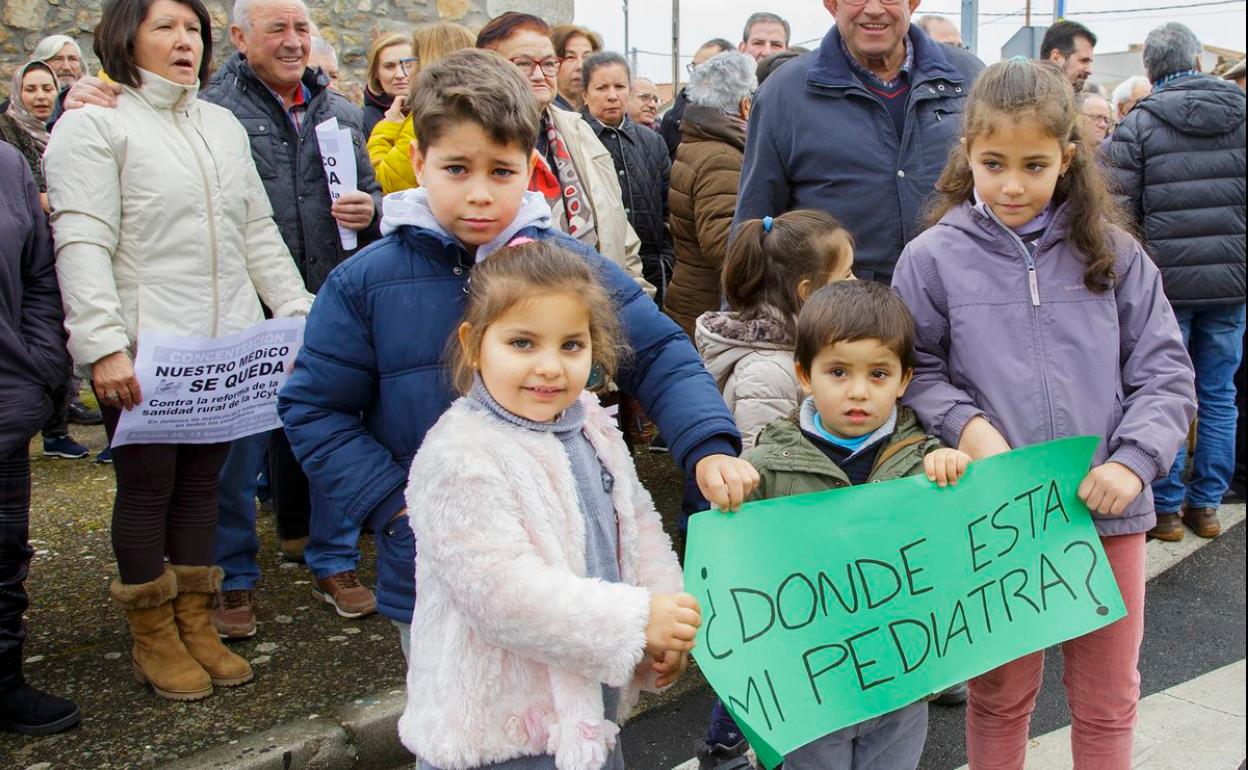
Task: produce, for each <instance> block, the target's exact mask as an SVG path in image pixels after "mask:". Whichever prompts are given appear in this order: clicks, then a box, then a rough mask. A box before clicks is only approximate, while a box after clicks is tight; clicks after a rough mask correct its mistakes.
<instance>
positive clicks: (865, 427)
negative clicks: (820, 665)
mask: <svg viewBox="0 0 1248 770" xmlns="http://www.w3.org/2000/svg"><path fill="white" fill-rule="evenodd" d="M913 341H914V320H913V318H911V316H910V311H909V310H907V309H906V305H905V303H904V302H902V300H901V298H900V297H898V296H897V295H896V294H894V293H893V292H892V291H891V290H889V288H888V287H886V286H884V285H882V284H878V283H874V282H871V281H845V282H840V283H833V284H829V285H828V286H825V287H824V288H822V289H820V290H819V291H817V292H815V293H814V294H813V295H812V296H811V298H810V299H809V300H808V301H807V302H806V304H805V305H804V306H803V308H802V312H801V315H799V316H798V321H797V340H796V349H795V351H794V368H795V370H796V373H797V379H798V382H799V384H800V385H801V386H802V390H803V391H804V392H805V393H806V396H807V397H806V398H805V399H804V400H803V401H802V403H801V406H800V407H799V408H798V410H797V412H796V413H795V414H794V415H793V416H792V417H789V418H787V419H783V420H776V421H775V422H772V423H771V424H770V425H768V426H767V427H766V428H764V429H763V432H762V434H760V436H759V438H758V443H757V445H756V446H755V448H754V449H753V450H751V451H750V452H748V453H747V454H746V455H745V459H746V460H748V461H749V462H750V463H751V464H752V465H753V466H754V467H755V468H757V469H758V473H759V477H760V481H759V485H758V488H757V489H756V490H755V492H754V495H753V497H754V498H755V499H768V498H773V497H784V496H787V495H800V494H805V493H808V492H821V491H824V490H827V489H834V488H837V487H844V486H849V485H851V484H863V483H867V482H870V481H889V480H892V479H899V478H902V477H904V476H913V475H916V474H918V473H924V474H925V475H926V476H927V478H928V479H930V480H931V481H934V482H936V483H937V484H939V485H940V486H942V487H943V486H946V485H949V484H956V483H957V481H958V478H959V477H960V476H961V475H962V473H963V472H965V471H966V466H967V464H968V463H969V462H970V459H971V458H970V456H968V455H967V454H966V453H964V452H959V451H958V450H956V449H949V448H947V447H942V446H941V444H940V442H939V441H938V440H937V439H935V438H932V437H931V436H928V435H927V434H926V433H925V432H924V431H923V428H922V427H921V426H920V425H919V422H918V420H917V418H916V417H915V416H914V413H913V412H912V411H910V410H909V409H907V408H906V407H903V406H900V405H899V404H898V399H900V398H901V395H902V393H904V392H905V390H906V385H907V384H909V382H910V378H911V376H912V375H913V373H914V349H913ZM859 513H860V514H861V515H870V514H869V512H859ZM926 740H927V702H926V701H919V702H918V703H913V704H911V705H909V706H906V707H904V708H901V709H898V710H897V711H893V712H891V713H889V714H884V715H883V716H879V717H875V718H873V719H869V720H867V721H865V722H861V723H859V724H856V725H851V726H849V727H845V728H843V729H840V730H837V731H836V732H833V733H829V734H828V735H825V736H823V737H822V738H819V739H818V740H815V741H812V742H811V743H808V744H807V745H805V746H802V747H801V748H799V749H797V750H795V751H792V752H790V753H789V754H788V755H787V756H785V758H784V768H785V770H813V769H814V768H819V770H835V769H836V768H851V767H852V768H861V769H862V770H873V769H876V768H878V769H879V770H884V769H885V768H887V769H888V770H902V769H904V768H910V769H911V770H912V769H913V768H915V767H917V766H918V764H919V758H920V756H921V755H922V753H923V744H924V743H925V742H926Z"/></svg>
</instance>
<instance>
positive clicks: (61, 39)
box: [30, 35, 82, 61]
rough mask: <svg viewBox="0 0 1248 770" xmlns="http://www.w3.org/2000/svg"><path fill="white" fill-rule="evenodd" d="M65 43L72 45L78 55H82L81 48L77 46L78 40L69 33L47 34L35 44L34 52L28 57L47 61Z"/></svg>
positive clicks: (59, 50) (57, 52)
mask: <svg viewBox="0 0 1248 770" xmlns="http://www.w3.org/2000/svg"><path fill="white" fill-rule="evenodd" d="M67 45H72V46H73V47H74V50H75V51H77V52H78V55H79V56H82V48H80V47H79V46H78V41H76V40H74V39H73V38H72V37H70V36H69V35H48V36H47V37H45V38H44V39H43V40H40V41H39V44H38V45H36V46H35V52H34V53H33V54H31V55H30V58H31V59H32V60H33V61H47V60H48V59H51V58H52V57H53V56H56V55H57V54H59V53H60V52H61V49H62V48H64V47H65V46H67Z"/></svg>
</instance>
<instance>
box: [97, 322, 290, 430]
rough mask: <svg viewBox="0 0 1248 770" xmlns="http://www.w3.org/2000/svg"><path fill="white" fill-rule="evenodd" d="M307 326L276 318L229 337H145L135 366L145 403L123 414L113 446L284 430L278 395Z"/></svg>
mask: <svg viewBox="0 0 1248 770" xmlns="http://www.w3.org/2000/svg"><path fill="white" fill-rule="evenodd" d="M303 325H304V319H303V318H275V319H272V320H269V321H262V322H261V323H258V324H256V325H255V326H252V327H251V328H249V329H246V330H245V331H241V332H239V333H237V334H231V335H228V336H225V337H178V336H175V335H172V334H160V333H158V332H143V333H142V335H141V337H140V340H139V349H138V354H137V355H136V357H135V361H134V372H135V376H137V377H138V380H139V388H140V390H141V391H142V394H143V401H142V403H141V404H138V405H136V406H135V407H134V408H133V409H130V410H125V409H123V410H122V412H121V420H120V421H119V422H118V423H117V430H116V432H114V434H113V440H112V445H113V446H122V445H124V444H215V443H218V442H225V441H233V440H234V439H236V438H241V437H243V436H250V435H252V434H254V433H263V432H265V431H269V430H273V429H274V428H278V427H280V426H281V424H282V421H281V420H280V419H279V418H278V416H277V391H278V390H279V389H280V388H281V387H282V385H283V384H285V382H286V377H287V376H288V375H289V374H290V369H291V366H293V365H294V363H295V355H296V354H297V353H298V352H299V348H300V347H301V346H302V345H303Z"/></svg>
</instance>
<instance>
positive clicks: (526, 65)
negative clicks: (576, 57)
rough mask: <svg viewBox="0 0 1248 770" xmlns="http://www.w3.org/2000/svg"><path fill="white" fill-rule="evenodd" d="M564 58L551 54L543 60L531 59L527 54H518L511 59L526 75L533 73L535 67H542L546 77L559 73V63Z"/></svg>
mask: <svg viewBox="0 0 1248 770" xmlns="http://www.w3.org/2000/svg"><path fill="white" fill-rule="evenodd" d="M562 61H563V60H562V59H560V58H559V57H557V56H551V57H548V58H545V59H542V60H540V61H539V60H537V59H530V58H529V57H527V56H517V57H515V58H514V59H512V60H511V63H512V64H514V65H516V66H517V67H519V68H520V71H521V72H523V73H524V74H525V75H532V74H533V70H534V69H541V71H542V74H543V75H545V76H546V77H554V76H555V75H558V74H559V64H560V62H562Z"/></svg>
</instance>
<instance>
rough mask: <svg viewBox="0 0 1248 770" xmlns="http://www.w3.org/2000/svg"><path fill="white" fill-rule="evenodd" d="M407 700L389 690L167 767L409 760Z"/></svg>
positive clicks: (241, 768)
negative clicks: (403, 724) (404, 721)
mask: <svg viewBox="0 0 1248 770" xmlns="http://www.w3.org/2000/svg"><path fill="white" fill-rule="evenodd" d="M405 702H406V700H405V698H404V695H403V691H402V690H391V691H388V692H384V693H377V694H375V695H373V696H368V697H364V698H360V699H358V700H355V701H353V702H351V703H345V704H343V705H341V706H339V707H337V708H336V709H334V713H333V714H329V715H313V716H310V717H308V718H307V719H303V720H296V721H293V722H286V723H284V724H280V725H277V726H275V727H273V728H271V729H269V730H264V731H262V732H258V733H253V734H252V735H248V736H245V737H243V738H240V739H238V740H236V741H231V742H230V743H229V744H227V745H224V746H218V747H216V748H213V749H209V750H207V751H201V752H199V753H196V754H191V755H189V756H186V757H183V758H181V759H179V760H177V761H175V762H173V763H171V764H169V765H166V766H165V767H166V768H167V770H205V769H206V768H212V769H213V770H354V769H355V768H370V770H380V769H381V768H389V767H397V766H400V765H404V764H406V765H409V766H410V765H411V764H413V763H414V762H415V759H414V758H413V757H412V756H411V755H410V754H408V752H407V750H406V749H404V748H403V745H402V744H401V743H399V733H398V722H399V715H400V714H402V713H403V706H404V704H405Z"/></svg>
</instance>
